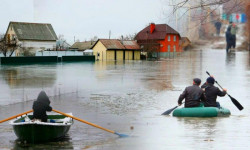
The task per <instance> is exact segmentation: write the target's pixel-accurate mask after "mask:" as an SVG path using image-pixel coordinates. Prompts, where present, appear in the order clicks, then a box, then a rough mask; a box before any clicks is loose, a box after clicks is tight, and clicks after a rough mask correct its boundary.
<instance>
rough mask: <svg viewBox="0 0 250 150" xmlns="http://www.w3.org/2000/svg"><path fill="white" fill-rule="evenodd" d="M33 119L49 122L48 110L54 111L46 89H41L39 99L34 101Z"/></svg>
mask: <svg viewBox="0 0 250 150" xmlns="http://www.w3.org/2000/svg"><path fill="white" fill-rule="evenodd" d="M32 108H33V118H32V119H33V120H35V119H37V120H41V121H42V122H47V119H48V116H47V114H46V111H52V107H51V106H50V100H49V97H48V96H47V94H46V93H45V92H44V91H41V92H40V93H39V95H38V97H37V100H36V101H34V103H33V107H32Z"/></svg>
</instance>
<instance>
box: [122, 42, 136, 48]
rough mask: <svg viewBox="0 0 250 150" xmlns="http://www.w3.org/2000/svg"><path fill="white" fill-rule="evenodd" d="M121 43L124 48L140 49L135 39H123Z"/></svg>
mask: <svg viewBox="0 0 250 150" xmlns="http://www.w3.org/2000/svg"><path fill="white" fill-rule="evenodd" d="M122 44H123V45H124V46H125V48H126V49H138V50H139V49H140V46H139V45H138V44H137V42H136V41H123V42H122Z"/></svg>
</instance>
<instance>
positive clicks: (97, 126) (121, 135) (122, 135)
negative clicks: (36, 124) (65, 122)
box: [52, 109, 128, 137]
mask: <svg viewBox="0 0 250 150" xmlns="http://www.w3.org/2000/svg"><path fill="white" fill-rule="evenodd" d="M52 111H54V112H57V113H59V114H62V115H64V116H67V117H70V118H73V119H75V120H78V121H80V122H83V123H86V124H88V125H91V126H93V127H96V128H99V129H102V130H104V131H107V132H110V133H113V134H116V135H119V136H120V137H128V135H126V134H121V133H117V132H115V131H112V130H109V129H106V128H103V127H101V126H99V125H96V124H93V123H91V122H88V121H85V120H82V119H80V118H77V117H74V116H71V115H68V114H65V113H63V112H60V111H58V110H55V109H52Z"/></svg>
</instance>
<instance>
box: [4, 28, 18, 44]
mask: <svg viewBox="0 0 250 150" xmlns="http://www.w3.org/2000/svg"><path fill="white" fill-rule="evenodd" d="M6 36H7V39H6V40H7V41H8V37H10V40H13V36H15V37H16V33H15V31H14V29H13V28H12V25H10V26H9V28H8V29H7V33H6Z"/></svg>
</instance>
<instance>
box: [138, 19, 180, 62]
mask: <svg viewBox="0 0 250 150" xmlns="http://www.w3.org/2000/svg"><path fill="white" fill-rule="evenodd" d="M135 39H136V40H137V43H138V44H139V45H140V46H141V48H142V49H143V50H145V51H146V52H160V57H165V56H167V55H168V53H169V52H181V51H182V50H181V48H180V47H179V40H180V34H179V33H178V32H177V31H175V30H174V29H173V28H171V27H170V26H169V25H167V24H154V23H151V24H150V25H149V26H147V27H146V28H144V29H143V30H141V31H140V32H139V33H138V34H137V35H136V37H135Z"/></svg>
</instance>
